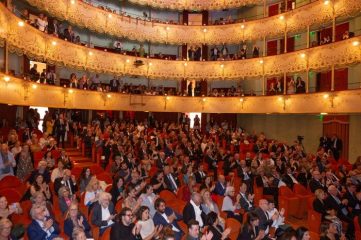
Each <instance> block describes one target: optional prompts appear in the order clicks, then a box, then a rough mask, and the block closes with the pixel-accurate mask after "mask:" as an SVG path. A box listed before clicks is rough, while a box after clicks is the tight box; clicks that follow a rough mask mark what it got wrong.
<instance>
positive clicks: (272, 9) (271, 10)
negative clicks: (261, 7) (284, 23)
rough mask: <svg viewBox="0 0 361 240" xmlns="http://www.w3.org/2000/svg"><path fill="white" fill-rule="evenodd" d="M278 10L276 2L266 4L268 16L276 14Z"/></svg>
mask: <svg viewBox="0 0 361 240" xmlns="http://www.w3.org/2000/svg"><path fill="white" fill-rule="evenodd" d="M278 12H279V6H278V3H277V4H274V5H271V6H268V16H269V17H271V16H274V15H277V14H278Z"/></svg>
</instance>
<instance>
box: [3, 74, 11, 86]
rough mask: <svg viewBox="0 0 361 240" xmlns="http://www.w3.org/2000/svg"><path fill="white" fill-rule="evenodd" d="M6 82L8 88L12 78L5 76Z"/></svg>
mask: <svg viewBox="0 0 361 240" xmlns="http://www.w3.org/2000/svg"><path fill="white" fill-rule="evenodd" d="M3 79H4V82H5V86H6V87H7V86H8V84H9V82H10V77H9V76H4V78H3Z"/></svg>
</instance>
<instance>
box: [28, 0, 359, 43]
mask: <svg viewBox="0 0 361 240" xmlns="http://www.w3.org/2000/svg"><path fill="white" fill-rule="evenodd" d="M26 1H28V2H29V3H30V4H31V5H34V6H36V7H37V8H39V9H41V10H45V11H47V12H48V13H49V14H51V15H53V16H54V17H56V18H59V19H65V20H67V21H69V22H71V23H73V24H75V25H78V26H80V27H85V28H88V29H90V30H93V31H96V32H99V33H106V34H110V35H113V36H117V37H126V38H129V39H131V40H138V41H150V42H161V43H170V44H177V45H182V44H197V45H200V44H210V45H214V44H225V43H227V44H231V43H232V44H238V43H240V42H241V41H242V40H259V39H263V38H264V37H267V38H275V37H279V36H283V34H284V32H285V30H287V32H289V33H290V34H292V33H296V32H300V31H303V30H306V29H307V26H320V25H322V24H324V23H325V22H330V21H331V20H332V16H333V12H334V13H335V16H336V17H342V16H352V15H354V14H359V13H360V11H361V0H334V4H329V5H325V4H323V1H316V2H313V3H310V4H308V5H305V6H303V7H300V8H298V9H295V10H294V11H290V12H287V13H284V14H283V15H282V16H283V17H284V18H283V19H280V17H279V15H277V16H273V17H268V18H264V19H260V20H255V21H250V22H245V23H236V24H226V25H214V26H184V25H172V24H163V23H154V22H149V21H144V20H141V19H135V18H132V17H130V16H121V15H117V14H112V13H109V12H107V11H104V10H101V9H99V8H96V7H93V6H91V5H89V4H87V3H83V2H81V1H75V4H71V3H70V1H69V0H57V1H54V0H26ZM210 2H211V1H210ZM224 2H228V0H227V1H224ZM229 2H232V1H229ZM333 10H334V11H333ZM242 25H244V28H242Z"/></svg>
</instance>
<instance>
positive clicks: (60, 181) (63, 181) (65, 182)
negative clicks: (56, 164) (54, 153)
mask: <svg viewBox="0 0 361 240" xmlns="http://www.w3.org/2000/svg"><path fill="white" fill-rule="evenodd" d="M63 186H66V187H68V188H69V190H70V195H74V194H75V193H76V192H77V191H78V186H77V185H76V179H75V177H74V175H71V171H70V170H69V169H65V170H64V173H63V177H59V178H57V179H55V181H54V191H55V194H58V191H59V189H60V188H61V187H63Z"/></svg>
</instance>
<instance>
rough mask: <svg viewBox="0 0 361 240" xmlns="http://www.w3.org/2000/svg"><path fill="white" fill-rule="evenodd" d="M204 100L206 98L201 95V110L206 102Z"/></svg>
mask: <svg viewBox="0 0 361 240" xmlns="http://www.w3.org/2000/svg"><path fill="white" fill-rule="evenodd" d="M206 102H207V98H205V97H203V98H201V99H200V103H201V105H202V111H203V110H204V105H205V104H206Z"/></svg>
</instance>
